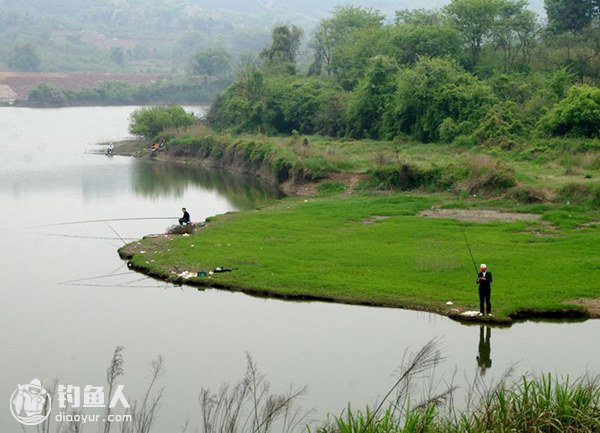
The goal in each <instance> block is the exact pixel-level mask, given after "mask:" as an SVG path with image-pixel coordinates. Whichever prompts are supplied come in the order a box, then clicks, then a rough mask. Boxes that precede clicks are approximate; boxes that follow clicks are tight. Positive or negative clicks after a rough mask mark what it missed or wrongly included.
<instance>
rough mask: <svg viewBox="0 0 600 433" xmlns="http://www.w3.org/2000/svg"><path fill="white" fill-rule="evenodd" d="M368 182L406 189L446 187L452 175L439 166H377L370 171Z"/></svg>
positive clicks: (448, 185)
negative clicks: (424, 167)
mask: <svg viewBox="0 0 600 433" xmlns="http://www.w3.org/2000/svg"><path fill="white" fill-rule="evenodd" d="M369 182H370V183H371V184H372V185H374V186H377V187H379V188H384V189H399V190H401V191H407V190H411V189H415V188H421V187H432V188H436V189H439V188H448V187H450V186H451V185H452V183H453V179H452V176H451V175H449V174H448V173H447V171H446V170H444V169H443V168H439V167H434V168H431V169H421V168H418V167H416V166H414V165H410V164H402V165H401V166H400V167H397V166H388V167H379V168H376V169H374V170H372V171H371V172H370V179H369Z"/></svg>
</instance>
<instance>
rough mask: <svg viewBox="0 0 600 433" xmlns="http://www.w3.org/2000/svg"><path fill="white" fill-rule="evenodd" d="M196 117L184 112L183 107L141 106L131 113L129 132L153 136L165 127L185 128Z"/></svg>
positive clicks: (190, 124)
mask: <svg viewBox="0 0 600 433" xmlns="http://www.w3.org/2000/svg"><path fill="white" fill-rule="evenodd" d="M196 120H197V119H196V117H194V115H192V114H188V113H186V112H185V110H184V109H183V107H181V106H177V105H171V106H169V107H159V106H152V107H142V108H138V109H137V110H135V111H134V112H133V113H131V115H130V117H129V132H131V133H132V134H135V135H141V136H143V137H146V138H154V137H156V136H157V135H158V134H159V133H160V132H161V131H163V130H165V129H167V128H186V127H189V126H192V125H193V124H194V123H195V122H196Z"/></svg>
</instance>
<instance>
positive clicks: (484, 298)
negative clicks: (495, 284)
mask: <svg viewBox="0 0 600 433" xmlns="http://www.w3.org/2000/svg"><path fill="white" fill-rule="evenodd" d="M491 295H492V288H491V287H481V286H479V312H480V313H482V314H485V310H484V308H483V307H484V304H485V307H486V308H487V314H491V313H492V300H491Z"/></svg>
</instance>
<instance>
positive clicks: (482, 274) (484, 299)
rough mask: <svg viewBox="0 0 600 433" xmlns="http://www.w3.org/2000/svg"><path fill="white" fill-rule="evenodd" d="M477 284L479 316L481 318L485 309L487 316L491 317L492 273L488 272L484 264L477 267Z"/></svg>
mask: <svg viewBox="0 0 600 433" xmlns="http://www.w3.org/2000/svg"><path fill="white" fill-rule="evenodd" d="M477 284H478V285H479V315H480V316H483V315H484V314H485V311H486V309H487V315H488V316H491V315H492V301H491V296H492V273H491V272H488V270H487V266H486V264H485V263H482V264H481V266H479V273H478V274H477ZM484 304H485V305H484ZM484 306H485V309H484Z"/></svg>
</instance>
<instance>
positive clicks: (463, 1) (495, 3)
mask: <svg viewBox="0 0 600 433" xmlns="http://www.w3.org/2000/svg"><path fill="white" fill-rule="evenodd" d="M501 7H502V0H452V2H451V3H450V4H449V5H447V6H446V8H445V11H446V13H447V14H448V16H449V17H450V19H451V20H452V22H453V23H454V25H455V26H456V28H457V29H458V30H459V31H460V33H461V35H462V37H463V40H464V43H465V45H466V46H467V47H468V50H469V66H470V67H471V68H473V69H474V68H476V67H477V64H478V63H479V57H480V55H481V49H482V46H483V43H484V42H485V41H486V39H487V38H489V37H490V36H491V34H492V31H493V29H494V25H495V21H496V17H497V16H498V14H499V13H500V10H501Z"/></svg>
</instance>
